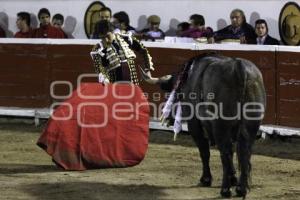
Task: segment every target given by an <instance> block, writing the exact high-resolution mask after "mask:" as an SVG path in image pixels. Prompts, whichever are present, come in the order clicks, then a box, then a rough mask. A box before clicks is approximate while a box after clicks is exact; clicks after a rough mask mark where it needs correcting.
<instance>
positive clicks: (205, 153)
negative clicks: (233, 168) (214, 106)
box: [188, 119, 212, 187]
mask: <svg viewBox="0 0 300 200" xmlns="http://www.w3.org/2000/svg"><path fill="white" fill-rule="evenodd" d="M188 129H189V133H190V134H191V135H192V137H193V139H194V141H195V143H196V145H197V147H198V150H199V153H200V157H201V161H202V176H201V178H200V183H199V185H201V186H204V187H209V186H211V184H212V175H211V172H210V167H209V158H210V152H209V140H208V139H207V138H206V137H205V136H204V133H203V129H202V127H201V124H200V122H199V121H198V120H197V119H193V120H190V121H189V122H188Z"/></svg>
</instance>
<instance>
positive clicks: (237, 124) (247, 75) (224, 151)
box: [144, 55, 266, 197]
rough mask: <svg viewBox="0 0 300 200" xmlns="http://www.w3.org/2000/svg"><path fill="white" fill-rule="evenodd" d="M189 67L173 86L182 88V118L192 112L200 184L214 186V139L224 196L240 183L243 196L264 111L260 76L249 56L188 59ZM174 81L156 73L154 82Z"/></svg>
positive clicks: (191, 129) (191, 130)
mask: <svg viewBox="0 0 300 200" xmlns="http://www.w3.org/2000/svg"><path fill="white" fill-rule="evenodd" d="M185 70H186V73H185V74H186V75H187V78H186V80H183V81H181V83H180V84H181V86H179V87H178V88H176V87H175V88H176V90H177V93H183V95H182V97H181V99H180V102H182V103H183V104H184V105H183V106H182V109H183V110H182V113H183V117H185V116H192V117H190V118H189V120H188V121H187V123H188V131H189V133H190V134H191V135H192V137H193V139H194V141H195V143H196V145H197V147H198V149H199V152H200V157H201V160H202V165H203V168H202V176H201V178H200V184H201V185H202V186H211V183H212V175H211V171H210V165H209V159H210V151H209V146H210V143H214V142H215V144H216V145H217V147H218V149H219V151H220V156H221V160H222V166H223V181H222V187H221V195H222V196H224V197H229V196H231V190H230V187H231V186H234V185H236V193H237V196H243V197H245V196H246V194H247V189H248V188H249V185H248V179H249V175H250V171H251V164H250V157H251V151H252V146H253V144H254V141H255V138H256V135H257V132H258V130H259V126H260V124H261V120H262V118H263V115H264V110H265V101H266V94H265V89H264V84H263V79H262V75H261V73H260V71H259V70H258V68H257V67H256V66H255V65H254V64H253V63H252V62H250V61H248V60H245V59H242V58H230V57H224V56H218V55H207V56H199V57H196V58H193V59H191V60H190V61H189V62H188V63H187V64H186V66H185ZM185 74H184V75H183V76H181V77H184V76H185ZM144 75H145V74H144ZM145 79H146V81H147V80H148V82H151V81H150V79H151V80H154V79H155V78H151V77H145ZM175 80H176V78H174V76H173V77H172V78H170V79H169V78H166V77H163V78H158V79H157V78H156V80H154V82H156V83H160V84H161V87H162V88H164V89H168V86H170V85H172V86H173V85H174V81H175ZM152 83H153V82H152ZM177 83H178V81H177ZM169 89H171V88H170V87H169ZM169 91H170V90H169ZM190 94H193V95H190ZM195 94H196V95H195ZM188 105H189V106H188ZM190 105H192V106H190ZM197 105H198V106H197ZM233 143H236V152H237V158H238V163H239V169H240V177H239V179H238V180H237V178H236V176H235V174H236V171H235V168H234V165H233Z"/></svg>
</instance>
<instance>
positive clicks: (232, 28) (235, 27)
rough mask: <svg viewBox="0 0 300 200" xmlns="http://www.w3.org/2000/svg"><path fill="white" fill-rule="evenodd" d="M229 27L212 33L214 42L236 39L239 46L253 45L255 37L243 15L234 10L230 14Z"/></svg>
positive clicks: (238, 10)
mask: <svg viewBox="0 0 300 200" xmlns="http://www.w3.org/2000/svg"><path fill="white" fill-rule="evenodd" d="M230 19H231V25H229V26H227V27H225V28H223V29H221V30H219V31H217V32H215V33H214V40H215V41H217V42H220V41H222V40H224V39H238V40H239V41H240V43H241V44H255V43H256V42H255V40H256V35H255V31H254V29H253V27H252V26H251V25H250V24H248V23H247V22H246V17H245V14H244V12H243V11H242V10H240V9H234V10H233V11H232V12H231V14H230Z"/></svg>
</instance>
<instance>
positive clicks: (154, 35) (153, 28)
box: [141, 15, 165, 40]
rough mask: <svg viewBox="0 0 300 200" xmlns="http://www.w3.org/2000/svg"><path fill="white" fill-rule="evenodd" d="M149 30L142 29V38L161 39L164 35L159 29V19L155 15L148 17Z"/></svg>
mask: <svg viewBox="0 0 300 200" xmlns="http://www.w3.org/2000/svg"><path fill="white" fill-rule="evenodd" d="M147 21H148V26H149V28H146V29H143V30H142V31H141V33H142V37H143V38H145V39H153V40H155V39H163V38H164V37H165V33H164V32H163V31H162V30H161V29H160V28H159V25H160V17H159V16H157V15H151V16H149V17H148V20H147Z"/></svg>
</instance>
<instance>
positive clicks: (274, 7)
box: [0, 0, 300, 39]
mask: <svg viewBox="0 0 300 200" xmlns="http://www.w3.org/2000/svg"><path fill="white" fill-rule="evenodd" d="M92 2H93V0H60V1H59V0H0V23H1V24H2V26H3V24H4V26H7V24H8V32H9V33H10V35H11V34H12V33H14V32H16V25H15V21H16V13H17V12H20V11H27V12H30V13H34V14H37V12H38V11H39V9H40V8H42V7H46V8H48V9H49V10H50V12H51V14H52V15H53V14H55V13H62V14H63V15H64V16H65V18H66V17H69V18H70V19H73V22H74V21H76V27H75V30H74V32H73V35H74V36H75V38H86V36H85V32H84V24H83V21H84V14H85V11H86V9H87V7H88V6H89V4H90V3H92ZM102 2H103V3H104V4H105V5H106V6H108V7H110V8H111V9H112V11H113V13H114V12H118V11H121V10H124V11H126V12H127V13H128V14H129V16H130V19H131V25H132V26H134V27H138V28H139V29H141V28H143V27H142V25H144V24H145V23H146V17H147V16H149V15H151V14H157V15H159V16H160V17H161V19H162V22H161V28H162V29H163V30H164V31H168V30H169V29H170V28H171V29H172V28H176V25H177V24H178V22H181V21H188V18H189V16H190V15H191V14H194V13H198V14H202V15H203V16H204V17H205V19H206V25H208V26H211V27H212V28H213V29H214V30H217V29H220V28H222V27H224V26H225V25H228V24H229V23H230V20H229V14H230V12H231V10H232V9H234V8H240V9H242V10H244V12H245V14H246V18H247V21H248V22H250V24H252V25H254V22H255V20H256V19H258V18H264V19H266V20H267V22H268V23H269V29H270V35H273V36H275V37H277V38H278V39H279V32H278V18H279V13H280V10H281V8H282V7H283V5H284V4H285V3H286V2H289V1H288V0H103V1H102ZM294 2H297V3H298V4H299V5H300V0H294ZM7 19H8V20H7ZM35 23H37V22H35ZM171 32H172V31H171Z"/></svg>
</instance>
